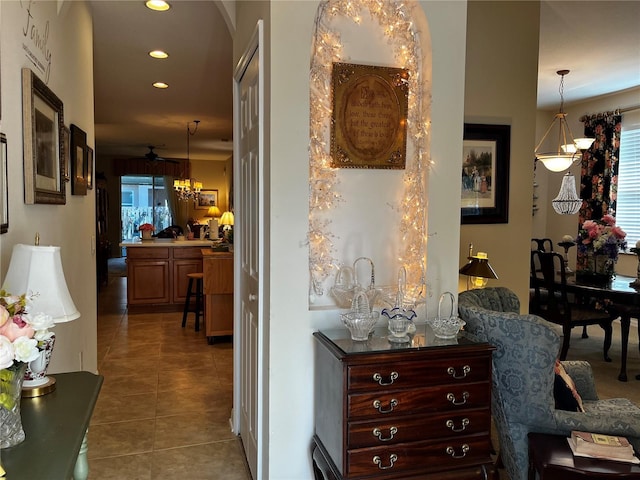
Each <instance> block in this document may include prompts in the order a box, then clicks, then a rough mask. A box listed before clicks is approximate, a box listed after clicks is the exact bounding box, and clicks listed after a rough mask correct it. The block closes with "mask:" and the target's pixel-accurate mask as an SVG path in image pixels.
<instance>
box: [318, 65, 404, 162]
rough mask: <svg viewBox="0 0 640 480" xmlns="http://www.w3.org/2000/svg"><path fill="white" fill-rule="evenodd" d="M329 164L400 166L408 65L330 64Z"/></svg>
mask: <svg viewBox="0 0 640 480" xmlns="http://www.w3.org/2000/svg"><path fill="white" fill-rule="evenodd" d="M331 86H332V93H333V113H332V119H331V120H332V121H331V166H332V167H337V168H387V169H403V168H405V164H406V150H407V112H408V102H409V100H408V98H409V70H407V69H406V68H391V67H379V66H373V65H355V64H352V63H338V62H335V63H334V64H333V70H332V74H331Z"/></svg>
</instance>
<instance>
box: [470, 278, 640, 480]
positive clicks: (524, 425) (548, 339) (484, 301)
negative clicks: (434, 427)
mask: <svg viewBox="0 0 640 480" xmlns="http://www.w3.org/2000/svg"><path fill="white" fill-rule="evenodd" d="M519 311H520V301H519V300H518V297H517V296H516V295H515V294H514V293H513V292H512V291H511V290H509V289H508V288H504V287H494V288H485V289H482V290H469V291H466V292H462V293H460V295H459V297H458V312H459V315H460V317H461V318H462V319H463V320H464V321H465V322H467V324H466V326H465V329H466V330H467V332H468V333H469V334H471V335H473V336H475V337H477V338H478V339H479V340H481V341H485V342H488V343H490V344H492V345H493V346H494V347H496V351H495V352H494V353H493V377H492V382H493V385H492V399H491V401H492V415H493V418H494V421H495V424H496V427H497V430H498V438H499V441H500V449H499V456H500V461H501V462H502V464H503V465H504V467H505V468H506V470H507V473H508V474H509V478H510V479H511V480H526V479H527V466H528V441H527V435H528V434H529V432H537V433H550V434H557V435H567V436H568V435H569V433H570V432H571V430H584V431H591V432H600V433H607V434H611V435H622V436H625V437H627V438H628V439H629V441H631V442H632V443H633V444H634V447H635V448H636V451H640V450H639V447H640V408H638V407H637V406H636V405H634V404H633V403H631V402H630V401H629V400H627V399H623V398H616V399H608V400H599V399H598V395H597V393H596V388H595V384H594V380H593V374H592V371H591V366H590V365H589V363H587V362H583V361H567V362H562V365H563V366H564V367H565V370H566V371H567V373H568V374H569V375H570V376H571V377H572V378H573V380H574V382H575V384H576V388H577V390H578V393H579V394H580V396H581V397H582V400H583V404H584V410H585V411H584V412H571V411H566V410H557V409H556V408H555V400H554V393H553V392H554V380H555V374H554V366H555V362H556V359H557V358H558V354H559V352H560V345H561V343H562V341H561V338H560V335H559V334H558V327H557V326H556V325H553V324H551V323H549V322H547V321H546V320H543V319H542V318H540V317H538V316H536V315H529V314H520V313H519Z"/></svg>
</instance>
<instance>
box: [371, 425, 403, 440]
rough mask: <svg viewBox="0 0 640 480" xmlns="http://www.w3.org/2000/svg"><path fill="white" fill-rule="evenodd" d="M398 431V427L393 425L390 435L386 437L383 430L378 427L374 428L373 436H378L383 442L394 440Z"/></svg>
mask: <svg viewBox="0 0 640 480" xmlns="http://www.w3.org/2000/svg"><path fill="white" fill-rule="evenodd" d="M396 433H398V429H397V428H396V427H391V428H390V429H389V436H388V437H386V438H382V430H380V429H379V428H378V427H376V428H374V429H373V436H374V437H377V438H378V440H380V441H381V442H388V441H389V440H393V436H394V435H395V434H396Z"/></svg>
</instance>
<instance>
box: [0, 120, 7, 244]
mask: <svg viewBox="0 0 640 480" xmlns="http://www.w3.org/2000/svg"><path fill="white" fill-rule="evenodd" d="M8 231H9V178H8V176H7V137H6V136H5V135H4V133H0V234H2V233H7V232H8Z"/></svg>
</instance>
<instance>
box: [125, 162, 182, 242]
mask: <svg viewBox="0 0 640 480" xmlns="http://www.w3.org/2000/svg"><path fill="white" fill-rule="evenodd" d="M164 184H165V183H164V179H163V177H160V176H149V175H125V176H122V177H121V182H120V185H121V187H120V190H121V204H120V215H121V225H122V231H121V239H122V240H127V241H130V240H132V239H133V238H135V237H138V236H140V234H139V233H138V227H139V226H140V225H141V224H143V223H151V224H153V226H154V227H155V229H156V232H155V233H158V232H159V231H161V230H163V229H165V228H167V227H168V226H170V225H171V223H172V220H171V213H170V211H169V205H168V200H167V192H166V190H165V188H164ZM170 193H172V192H170Z"/></svg>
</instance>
